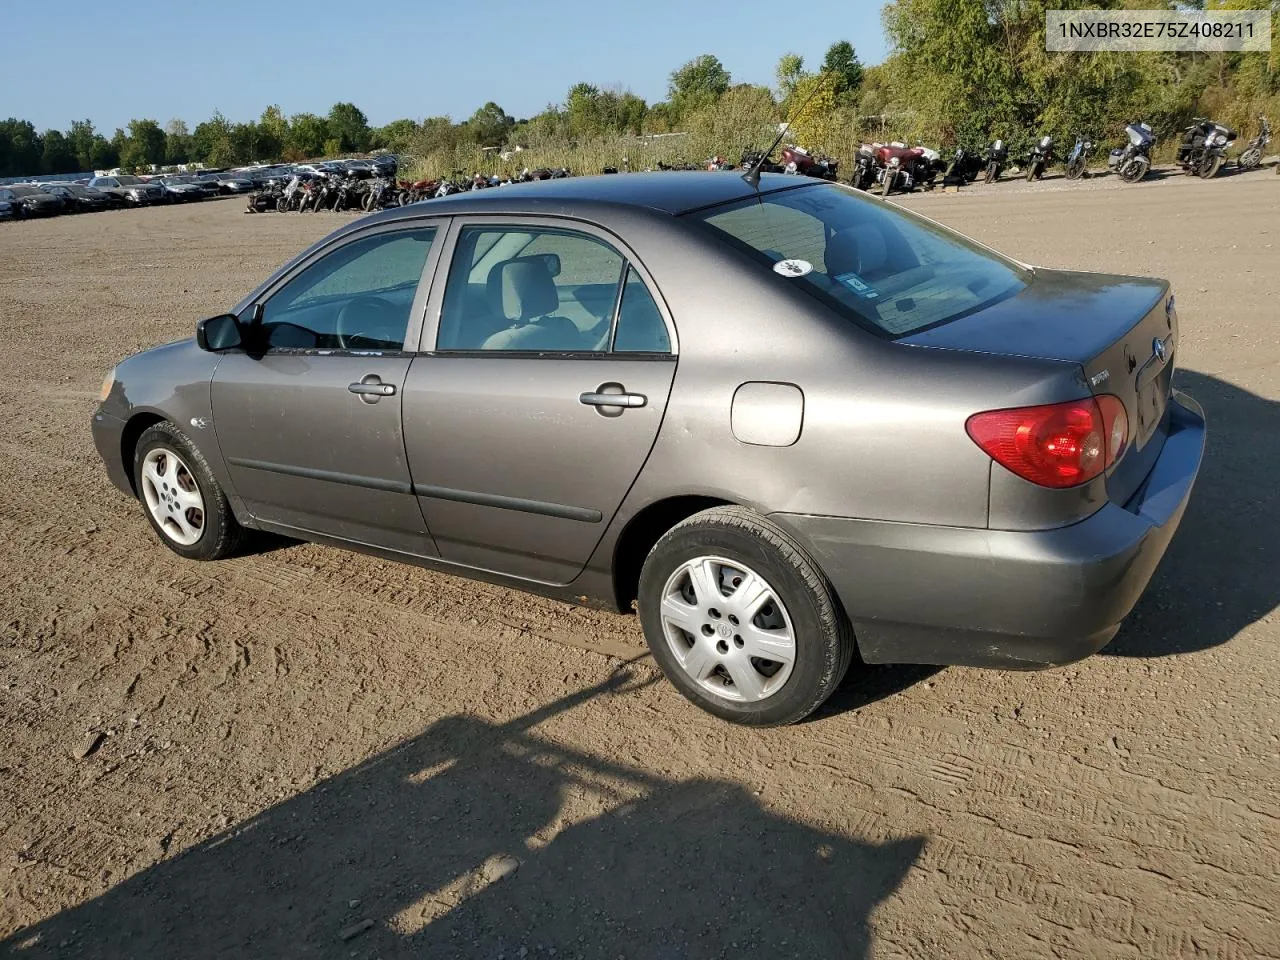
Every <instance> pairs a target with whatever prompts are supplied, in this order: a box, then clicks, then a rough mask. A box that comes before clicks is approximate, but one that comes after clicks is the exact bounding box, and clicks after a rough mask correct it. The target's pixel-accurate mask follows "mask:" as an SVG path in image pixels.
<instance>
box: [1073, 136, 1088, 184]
mask: <svg viewBox="0 0 1280 960" xmlns="http://www.w3.org/2000/svg"><path fill="white" fill-rule="evenodd" d="M1092 150H1093V141H1092V140H1090V139H1089V138H1088V137H1082V136H1080V135H1079V134H1076V145H1075V146H1074V147H1072V148H1071V152H1070V153H1069V154H1067V163H1066V168H1067V179H1068V180H1079V179H1080V178H1081V177H1083V176H1085V175H1086V174H1087V173H1088V172H1089V169H1088V168H1089V154H1090V153H1091V152H1092Z"/></svg>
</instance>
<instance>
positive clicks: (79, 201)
mask: <svg viewBox="0 0 1280 960" xmlns="http://www.w3.org/2000/svg"><path fill="white" fill-rule="evenodd" d="M39 187H40V189H41V190H43V191H44V192H45V193H47V194H49V195H50V196H51V197H57V198H58V199H59V200H61V201H62V207H63V212H64V213H93V212H96V211H99V210H110V209H111V208H112V207H118V206H122V205H123V204H122V202H121V201H120V200H119V199H117V198H115V197H112V196H111V195H110V194H107V193H103V192H102V191H101V190H95V189H93V187H86V186H82V185H81V184H78V183H42V184H40V185H39Z"/></svg>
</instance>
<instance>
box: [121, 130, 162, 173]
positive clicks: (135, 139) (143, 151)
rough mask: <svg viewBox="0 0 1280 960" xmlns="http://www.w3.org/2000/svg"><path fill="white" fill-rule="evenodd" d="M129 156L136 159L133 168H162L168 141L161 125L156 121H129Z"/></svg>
mask: <svg viewBox="0 0 1280 960" xmlns="http://www.w3.org/2000/svg"><path fill="white" fill-rule="evenodd" d="M128 142H129V155H130V156H131V157H133V158H135V162H134V164H133V166H135V167H144V166H153V165H154V166H160V165H161V164H163V163H164V155H165V149H166V147H167V146H168V140H167V138H166V137H165V133H164V130H162V129H161V128H160V124H158V123H156V122H155V121H154V120H130V121H129V141H128Z"/></svg>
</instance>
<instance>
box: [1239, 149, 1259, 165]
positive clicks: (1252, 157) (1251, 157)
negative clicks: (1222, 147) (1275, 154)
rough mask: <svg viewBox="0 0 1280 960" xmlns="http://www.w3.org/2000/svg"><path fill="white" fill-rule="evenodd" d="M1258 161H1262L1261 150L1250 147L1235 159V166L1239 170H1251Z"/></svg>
mask: <svg viewBox="0 0 1280 960" xmlns="http://www.w3.org/2000/svg"><path fill="white" fill-rule="evenodd" d="M1260 163H1262V151H1261V150H1260V149H1259V148H1257V147H1250V148H1249V149H1248V150H1246V151H1245V152H1244V153H1242V154H1240V157H1239V159H1237V160H1236V166H1238V167H1239V168H1240V169H1241V170H1252V169H1254V168H1255V167H1257V166H1258V165H1259V164H1260Z"/></svg>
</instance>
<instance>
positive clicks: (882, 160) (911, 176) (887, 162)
mask: <svg viewBox="0 0 1280 960" xmlns="http://www.w3.org/2000/svg"><path fill="white" fill-rule="evenodd" d="M871 146H872V149H873V151H874V154H873V156H874V157H875V162H876V183H877V184H878V185H879V187H880V194H881V196H885V197H887V196H888V195H889V192H890V191H891V190H893V189H895V188H897V189H900V190H903V191H909V190H914V189H915V188H916V187H917V186H925V187H929V186H932V185H933V181H934V178H935V177H937V175H938V167H937V162H938V155H937V153H936V151H933V150H929V149H927V148H925V147H908V146H907V145H906V144H905V143H899V142H897V141H895V142H893V143H881V144H872V145H871Z"/></svg>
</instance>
